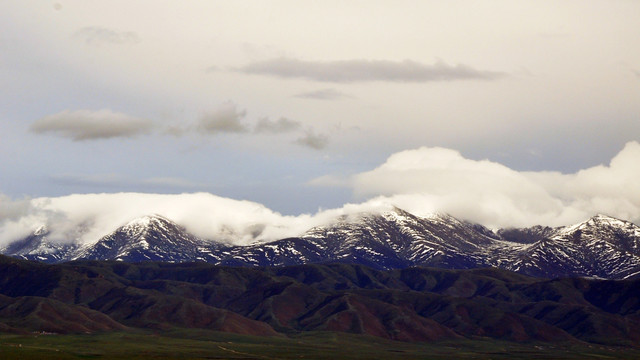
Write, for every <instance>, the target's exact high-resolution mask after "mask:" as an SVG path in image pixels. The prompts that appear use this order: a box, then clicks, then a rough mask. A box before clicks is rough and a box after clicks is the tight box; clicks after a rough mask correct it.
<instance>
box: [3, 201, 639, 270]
mask: <svg viewBox="0 0 640 360" xmlns="http://www.w3.org/2000/svg"><path fill="white" fill-rule="evenodd" d="M47 234H48V232H47V230H46V229H44V228H41V229H38V231H36V232H34V233H33V234H32V235H31V236H29V237H27V238H25V239H22V240H20V241H17V242H14V243H12V244H11V245H9V246H8V247H6V248H4V249H1V251H2V253H4V254H7V255H12V256H18V257H22V258H25V259H30V260H38V261H44V262H61V261H69V260H75V259H90V260H120V261H128V262H139V261H168V262H184V261H205V262H210V263H215V264H222V265H234V266H286V265H298V264H306V263H329V262H340V263H352V264H353V263H355V264H362V265H367V266H370V267H373V268H376V269H395V268H405V267H409V266H431V267H439V268H449V269H468V268H477V267H489V266H493V267H500V268H504V269H508V270H512V271H516V272H520V273H524V274H528V275H533V276H541V277H568V276H583V277H599V278H614V279H620V278H627V277H632V276H638V275H640V228H639V227H638V226H636V225H635V224H633V223H630V222H626V221H622V220H618V219H614V218H611V217H608V216H604V215H597V216H594V217H592V218H591V219H589V220H587V221H584V222H582V223H579V224H575V225H572V226H566V227H559V228H550V227H544V226H534V227H531V228H524V229H500V230H497V231H492V230H489V229H487V228H486V227H484V226H482V225H478V224H472V223H468V222H464V221H460V220H458V219H456V218H454V217H452V216H449V215H446V214H433V215H430V216H427V217H418V216H415V215H413V214H410V213H408V212H406V211H403V210H401V209H397V208H396V209H393V210H392V211H387V212H382V213H363V214H358V215H351V216H343V217H340V218H338V219H337V220H336V221H335V222H334V223H333V224H331V225H328V226H323V227H316V228H313V229H310V230H308V231H307V232H305V233H304V234H302V235H301V236H299V237H295V238H287V239H281V240H277V241H273V242H269V243H258V244H253V245H249V246H231V245H225V244H222V243H219V242H215V241H210V240H205V239H200V238H198V237H196V236H193V235H191V234H189V233H188V232H187V231H186V230H185V229H184V228H183V227H181V226H179V225H177V224H176V223H174V222H172V221H171V220H169V219H166V218H163V217H161V216H157V215H156V216H145V217H142V218H138V219H134V220H132V221H131V222H129V223H128V224H125V225H123V226H122V227H120V228H118V229H116V230H115V231H114V232H113V233H111V234H109V235H107V236H105V237H103V238H102V239H99V240H98V241H97V242H96V243H94V244H91V245H84V246H80V245H78V244H74V243H71V244H58V243H53V242H50V241H48V239H47Z"/></svg>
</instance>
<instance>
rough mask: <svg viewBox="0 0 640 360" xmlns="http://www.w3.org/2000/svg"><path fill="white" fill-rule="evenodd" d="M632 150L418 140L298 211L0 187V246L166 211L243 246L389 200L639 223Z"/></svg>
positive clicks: (192, 198) (551, 220) (69, 236)
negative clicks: (500, 151) (549, 158)
mask: <svg viewBox="0 0 640 360" xmlns="http://www.w3.org/2000/svg"><path fill="white" fill-rule="evenodd" d="M638 158H640V143H638V142H630V143H628V144H627V145H626V146H625V147H624V149H622V150H621V151H620V153H618V154H617V155H616V156H615V157H614V158H613V159H612V160H611V162H610V163H609V164H608V165H599V166H594V167H591V168H588V169H584V170H581V171H578V172H576V173H573V174H561V173H557V172H519V171H515V170H513V169H510V168H508V167H506V166H503V165H501V164H498V163H495V162H491V161H488V160H481V161H477V160H471V159H466V158H464V157H463V156H462V155H461V154H460V153H459V152H457V151H454V150H451V149H445V148H426V147H423V148H419V149H415V150H408V151H403V152H399V153H396V154H393V155H392V156H390V157H389V158H388V159H387V161H386V162H385V163H384V164H382V165H380V166H379V167H377V168H375V169H373V170H371V171H367V172H363V173H360V174H357V175H355V176H352V177H349V178H346V179H344V180H336V178H331V177H323V178H322V179H319V180H317V181H316V182H315V184H316V185H326V186H348V187H351V188H353V189H354V191H355V192H356V193H357V194H358V195H360V196H367V197H369V198H368V200H366V201H363V202H361V203H358V204H345V205H343V206H342V207H340V208H336V209H330V210H325V211H319V212H317V213H316V214H313V215H310V214H301V215H297V216H284V215H281V214H279V213H277V212H274V211H272V210H270V209H268V208H267V207H265V206H264V205H262V204H259V203H255V202H251V201H240V200H233V199H229V198H223V197H219V196H216V195H212V194H209V193H193V194H175V195H164V194H141V193H115V194H75V195H69V196H61V197H52V198H35V199H19V200H11V199H10V198H8V197H6V196H4V195H2V194H0V245H3V244H7V243H9V242H11V241H15V240H18V239H20V238H22V237H24V236H26V235H27V234H29V233H30V232H32V231H34V230H36V229H37V228H38V227H40V226H43V225H46V226H47V228H48V229H49V230H50V231H51V234H50V238H51V239H52V240H54V241H55V240H57V241H80V242H84V243H91V242H95V241H97V240H98V239H100V238H101V237H102V236H104V235H107V234H108V233H110V232H111V231H113V230H115V229H116V228H117V227H118V226H121V225H123V224H125V223H127V222H128V221H130V220H132V219H134V218H136V217H140V216H144V215H149V214H159V215H162V216H165V217H167V218H169V219H172V220H173V221H175V222H177V223H178V224H180V225H182V226H184V227H186V229H187V230H188V231H190V232H192V233H194V234H195V235H197V236H200V237H202V238H205V239H210V240H216V241H225V242H233V243H235V244H249V243H252V242H255V241H270V240H277V239H281V238H285V237H290V236H298V235H300V234H302V233H304V232H305V231H307V230H308V229H310V228H312V227H314V226H321V225H324V224H328V223H330V222H332V221H334V220H335V219H336V218H337V217H338V216H341V215H354V214H359V213H362V212H370V211H374V212H375V211H381V210H388V209H389V208H390V207H391V206H393V205H395V206H399V207H401V208H403V209H406V210H408V211H410V212H412V213H414V214H417V215H423V216H425V215H428V214H431V213H433V212H448V213H450V214H452V215H454V216H456V217H459V218H462V219H466V220H470V221H474V222H478V223H481V224H485V225H487V226H491V227H505V226H531V225H535V224H543V225H551V226H560V225H568V224H573V223H576V222H579V221H583V220H585V219H587V218H588V217H590V216H592V215H594V214H596V213H605V214H609V215H612V216H615V217H619V218H622V219H626V220H630V221H633V222H636V223H638V221H639V220H640V215H639V214H640V189H639V188H638V185H637V179H638V177H639V176H640V163H639V162H638V161H637V159H638ZM158 181H161V182H166V181H167V179H159V180H158ZM168 181H169V182H173V181H174V180H172V179H168ZM255 229H261V231H258V232H256V231H255Z"/></svg>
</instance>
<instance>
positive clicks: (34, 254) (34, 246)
mask: <svg viewBox="0 0 640 360" xmlns="http://www.w3.org/2000/svg"><path fill="white" fill-rule="evenodd" d="M79 248H80V245H78V244H73V243H61V242H55V241H50V240H49V230H48V229H47V227H46V226H41V227H39V228H38V229H36V230H35V231H34V232H33V233H32V234H31V235H29V236H27V237H26V238H24V239H20V240H18V241H15V242H12V243H10V244H9V245H7V246H6V247H4V248H2V249H0V253H2V254H7V255H11V256H15V257H20V258H23V259H25V260H35V261H41V262H47V263H56V262H61V261H66V260H69V259H71V258H72V256H73V254H74V253H75V252H76V251H78V249H79Z"/></svg>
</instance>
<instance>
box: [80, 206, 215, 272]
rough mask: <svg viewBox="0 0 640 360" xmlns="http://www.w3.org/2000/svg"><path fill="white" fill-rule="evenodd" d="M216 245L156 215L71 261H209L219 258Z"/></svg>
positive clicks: (130, 225)
mask: <svg viewBox="0 0 640 360" xmlns="http://www.w3.org/2000/svg"><path fill="white" fill-rule="evenodd" d="M217 248H218V244H214V243H211V242H207V241H204V240H202V239H199V238H197V237H195V236H193V235H191V234H189V233H188V232H187V231H186V230H185V229H184V228H182V227H180V226H179V225H177V224H176V223H174V222H172V221H171V220H168V219H166V218H164V217H161V216H159V215H154V216H144V217H141V218H137V219H135V220H133V221H130V222H129V223H127V224H126V225H124V226H122V227H120V228H118V229H116V230H115V231H114V232H113V233H111V234H109V235H107V236H105V237H103V238H101V239H100V240H98V242H97V243H95V244H94V245H92V246H91V247H89V248H87V249H84V250H83V251H81V252H79V253H78V254H77V255H75V256H74V257H73V258H75V259H88V260H118V261H128V262H139V261H169V262H181V261H195V260H200V261H209V262H216V261H219V260H220V257H219V256H218V255H217V254H216V252H215V251H214V250H216V249H217Z"/></svg>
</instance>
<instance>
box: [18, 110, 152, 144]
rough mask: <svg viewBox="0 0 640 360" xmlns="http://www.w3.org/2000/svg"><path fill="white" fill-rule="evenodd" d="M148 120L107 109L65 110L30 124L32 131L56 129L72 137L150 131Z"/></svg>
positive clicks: (96, 136) (121, 134)
mask: <svg viewBox="0 0 640 360" xmlns="http://www.w3.org/2000/svg"><path fill="white" fill-rule="evenodd" d="M153 127H154V124H153V122H152V121H151V120H147V119H141V118H136V117H133V116H130V115H127V114H123V113H118V112H113V111H111V110H109V109H102V110H97V111H92V110H76V111H70V110H65V111H62V112H59V113H57V114H53V115H48V116H45V117H43V118H41V119H38V120H36V121H35V122H34V123H33V124H31V127H30V130H31V131H32V132H34V133H39V134H41V133H56V134H58V135H60V136H62V137H67V138H71V139H73V140H74V141H80V140H94V139H108V138H115V137H133V136H137V135H141V134H146V133H149V132H151V130H152V128H153Z"/></svg>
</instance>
